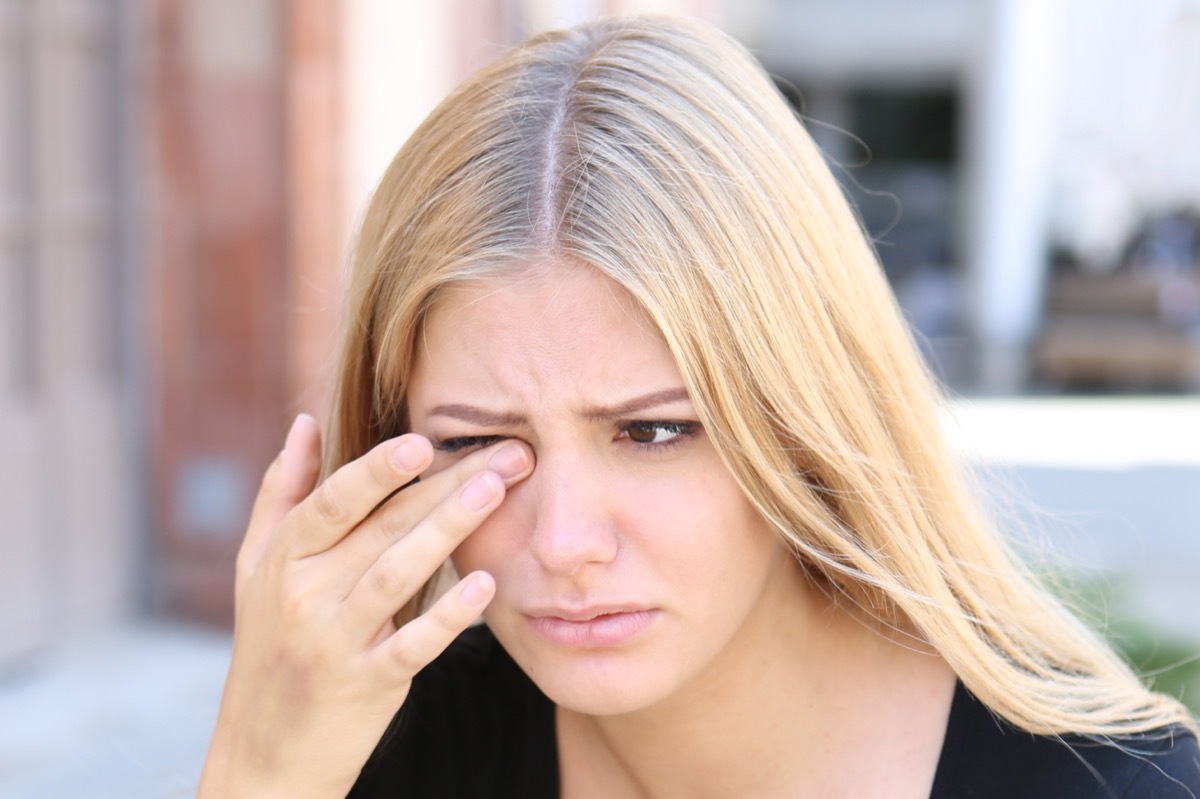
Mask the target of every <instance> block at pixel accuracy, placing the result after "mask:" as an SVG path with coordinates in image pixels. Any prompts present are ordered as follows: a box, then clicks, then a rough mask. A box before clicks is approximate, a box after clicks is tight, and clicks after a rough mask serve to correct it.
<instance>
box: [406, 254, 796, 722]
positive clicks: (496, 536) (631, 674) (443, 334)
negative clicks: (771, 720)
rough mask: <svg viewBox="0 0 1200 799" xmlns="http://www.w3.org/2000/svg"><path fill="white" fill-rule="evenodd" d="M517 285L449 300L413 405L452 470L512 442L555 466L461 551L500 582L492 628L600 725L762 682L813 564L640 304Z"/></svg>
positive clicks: (461, 292)
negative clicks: (742, 482)
mask: <svg viewBox="0 0 1200 799" xmlns="http://www.w3.org/2000/svg"><path fill="white" fill-rule="evenodd" d="M516 271H517V273H518V277H517V278H516V279H513V280H504V281H502V280H499V279H497V280H489V281H485V282H480V283H476V284H470V285H464V286H459V287H456V288H452V289H448V290H446V291H445V292H443V293H442V294H441V295H439V298H438V301H437V302H436V303H435V305H434V307H433V309H432V311H431V312H430V314H429V316H428V319H427V321H426V325H425V329H424V331H423V335H422V336H421V337H419V339H418V344H417V348H416V361H415V365H414V370H413V374H412V379H411V383H410V386H409V393H408V409H409V413H410V418H411V422H412V429H413V430H414V431H415V432H418V433H421V434H423V435H425V436H427V437H428V438H429V439H430V440H431V441H432V442H433V444H434V447H435V451H436V453H437V456H436V459H435V461H434V464H433V467H432V469H433V470H438V469H442V468H445V467H446V466H447V465H448V464H450V463H452V462H453V461H454V460H455V459H457V458H459V457H461V456H462V455H463V454H465V453H466V452H468V451H470V450H471V449H473V448H476V447H480V446H486V445H487V444H490V443H492V442H494V441H496V440H499V439H501V438H517V439H521V440H523V441H525V442H527V443H528V444H529V445H530V446H531V447H532V448H533V451H534V453H535V454H536V458H537V465H536V467H535V469H534V471H533V474H532V475H531V476H530V477H529V478H528V479H526V480H525V481H524V482H522V483H520V484H518V485H516V486H515V487H514V488H513V489H512V490H510V491H509V494H508V496H507V498H506V499H505V501H504V503H503V504H502V505H501V506H500V507H499V508H498V509H497V510H496V511H495V512H494V513H493V514H492V515H491V516H490V517H489V518H488V520H487V521H486V522H485V523H484V524H483V525H482V526H481V527H480V528H479V529H478V530H477V531H476V532H475V533H474V534H472V535H471V536H470V537H469V538H468V539H467V540H466V541H465V542H464V543H463V544H462V545H461V546H460V547H459V548H458V550H457V551H456V552H455V554H454V558H453V560H454V564H455V566H456V567H457V569H458V571H459V573H461V574H466V573H467V572H469V571H473V570H476V569H484V570H486V571H488V572H490V573H491V574H492V575H494V576H495V578H496V584H497V593H496V598H495V599H494V600H493V601H492V603H491V605H490V606H489V607H488V609H487V611H486V613H485V620H486V621H487V623H488V625H489V626H490V627H491V628H492V630H493V632H494V633H495V634H496V637H497V638H498V639H499V640H500V642H501V643H502V644H503V645H504V647H505V648H506V649H507V650H508V652H509V653H510V654H511V655H512V656H513V658H514V659H515V660H516V661H517V663H518V664H520V666H521V667H522V668H523V669H524V670H525V672H526V673H527V674H529V675H530V677H531V678H532V679H533V680H534V681H535V682H536V683H537V684H538V686H539V687H540V688H541V689H542V691H543V692H545V693H546V694H547V696H549V697H550V698H551V699H552V700H554V701H555V702H556V703H558V704H559V705H561V706H563V707H566V708H569V709H572V710H576V711H579V712H583V713H591V714H612V713H627V712H634V711H637V710H640V709H643V708H649V707H653V706H655V705H658V704H660V703H663V702H668V701H671V700H672V699H682V698H684V697H685V696H686V695H687V694H688V693H689V692H691V691H693V690H697V689H703V688H704V687H705V686H709V685H710V684H711V683H713V682H714V681H718V682H719V681H723V680H737V679H745V678H746V676H747V675H748V674H753V667H754V663H753V659H756V658H761V657H762V656H763V654H764V649H763V647H769V646H770V644H769V641H770V640H771V637H772V636H773V635H776V634H777V633H778V630H779V628H780V625H783V624H786V623H787V620H788V619H789V618H791V614H790V613H789V612H788V609H789V608H794V607H796V604H795V603H796V592H798V591H801V590H803V589H802V587H801V585H802V582H803V581H802V579H801V577H800V573H799V569H798V568H796V564H795V561H794V559H793V558H792V557H791V556H790V555H789V554H788V553H787V552H786V551H785V550H784V548H783V547H782V546H781V545H780V544H779V543H778V539H777V538H776V536H775V535H774V534H773V533H772V531H771V530H769V529H768V527H767V526H766V524H765V523H764V522H763V520H762V519H761V517H760V516H759V515H758V514H757V513H756V512H755V511H754V509H753V508H752V507H751V505H750V504H749V502H748V501H747V500H746V498H745V496H744V494H743V493H742V491H741V489H740V488H739V487H738V485H737V483H736V482H735V481H734V479H733V477H732V476H731V475H730V473H729V471H728V470H727V469H726V468H725V466H724V464H723V463H722V462H721V460H720V458H719V457H718V456H717V453H716V450H715V449H714V448H713V446H712V444H711V443H710V442H709V440H708V438H707V437H706V435H705V431H704V429H703V428H702V426H701V425H700V423H699V421H698V420H697V416H696V412H695V409H694V408H693V406H692V404H691V401H690V400H689V398H688V393H687V391H686V390H685V388H684V384H683V380H682V378H681V377H680V374H679V370H678V368H677V367H676V364H675V361H674V359H673V357H672V356H671V353H670V351H669V350H668V348H667V346H666V344H665V343H664V341H663V339H662V337H661V336H660V334H659V333H658V331H657V330H656V329H655V327H654V325H653V324H652V323H651V322H650V321H649V320H648V318H647V317H646V315H645V314H644V312H643V311H642V310H641V309H640V307H639V306H638V305H637V303H636V302H635V301H634V300H633V299H632V297H631V296H630V295H629V294H628V293H627V292H626V291H624V290H623V289H622V288H621V287H619V286H618V285H617V284H616V283H615V282H613V281H612V280H610V279H608V278H607V277H604V276H603V275H601V274H600V273H599V272H597V271H596V270H594V269H592V268H590V267H587V266H584V265H580V264H574V263H558V262H552V263H549V264H543V263H540V262H539V263H538V264H537V265H535V266H531V267H529V268H518V269H517V270H516ZM747 670H749V671H747Z"/></svg>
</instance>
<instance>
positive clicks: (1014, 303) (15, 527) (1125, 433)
mask: <svg viewBox="0 0 1200 799" xmlns="http://www.w3.org/2000/svg"><path fill="white" fill-rule="evenodd" d="M631 11H666V12H672V13H682V14H689V15H694V16H698V17H701V18H704V19H707V20H710V21H712V22H714V23H716V24H718V25H720V26H722V27H723V28H725V29H726V30H728V31H729V32H730V33H732V34H733V35H734V36H736V37H737V38H739V39H740V40H741V41H743V42H744V43H745V44H747V45H748V46H749V47H750V48H751V49H753V50H754V52H755V53H756V54H757V55H758V56H759V57H760V59H761V60H762V61H763V63H764V64H765V65H766V67H767V69H768V70H769V71H770V72H771V73H772V74H773V75H774V76H775V77H776V80H777V82H778V84H779V85H780V87H781V89H782V90H783V91H784V93H785V94H786V95H787V96H788V97H789V99H790V100H791V101H792V102H793V103H794V104H795V105H796V107H797V109H798V111H799V112H800V113H801V114H803V115H804V117H805V120H806V123H807V125H808V127H809V129H810V131H811V132H812V134H813V135H814V137H815V138H816V139H817V141H818V143H819V144H820V145H821V146H822V148H823V149H824V150H825V152H826V153H827V154H828V157H829V159H830V161H831V163H832V164H833V165H834V166H835V169H836V171H837V173H838V175H839V177H840V178H841V179H842V181H843V184H844V185H845V187H846V191H847V193H848V194H849V196H850V197H851V198H852V199H853V201H854V202H855V204H856V205H857V206H858V208H859V211H860V213H861V215H862V217H863V220H864V223H865V225H866V227H867V229H868V231H869V232H870V234H871V235H872V236H873V237H874V238H875V240H876V242H877V247H878V250H879V253H880V257H881V260H882V262H883V264H884V267H885V269H886V271H887V274H888V277H889V279H890V280H891V281H892V283H893V285H894V287H895V289H896V292H897V295H898V296H899V298H900V300H901V303H902V305H903V306H904V309H905V311H906V313H907V314H908V316H909V319H910V321H911V323H912V325H913V328H914V330H915V331H916V332H917V334H918V336H919V338H920V340H921V342H922V346H923V348H924V349H925V352H926V354H927V356H928V358H929V360H930V363H931V365H932V366H933V368H934V370H935V371H936V372H937V374H938V375H939V376H940V377H941V378H942V380H943V381H944V382H945V384H946V386H947V388H948V389H949V390H950V392H951V393H952V395H953V396H954V397H955V398H956V399H955V401H954V402H953V404H952V411H953V412H952V414H951V417H950V418H948V419H947V425H948V430H950V432H951V434H952V435H953V436H954V437H955V440H956V441H958V442H959V444H960V446H961V447H962V449H963V451H964V452H965V453H966V454H967V456H968V457H969V458H970V459H971V460H972V462H974V463H976V464H978V465H979V467H980V468H981V469H982V470H984V471H985V473H986V474H987V479H986V484H987V485H988V486H989V488H990V489H992V490H993V494H994V497H995V498H996V500H997V502H998V504H999V505H1000V506H1001V507H1002V508H1003V509H1004V512H1005V513H1007V514H1009V516H1010V518H1012V519H1013V522H1014V523H1013V524H1012V525H1011V526H1012V528H1013V529H1014V530H1017V529H1021V530H1026V531H1033V534H1034V537H1035V538H1036V539H1037V541H1038V542H1040V543H1039V544H1038V546H1041V544H1042V543H1044V544H1045V545H1046V546H1045V547H1044V548H1042V549H1041V550H1039V551H1048V550H1049V549H1052V550H1053V551H1055V552H1057V553H1059V555H1058V557H1057V558H1053V559H1051V562H1050V563H1049V564H1048V566H1047V568H1049V569H1050V570H1051V571H1053V572H1054V573H1056V574H1057V575H1058V576H1061V577H1062V579H1063V580H1064V581H1066V582H1070V583H1071V584H1072V585H1075V586H1076V587H1077V588H1078V592H1079V593H1080V594H1081V595H1084V596H1086V597H1088V598H1090V599H1092V600H1094V605H1095V607H1096V608H1097V609H1098V610H1097V613H1098V614H1099V615H1098V618H1099V620H1100V622H1101V623H1106V624H1107V626H1108V628H1109V630H1110V632H1111V634H1112V635H1114V637H1116V638H1117V639H1118V640H1119V642H1121V643H1122V646H1125V647H1127V651H1128V652H1129V654H1130V657H1131V658H1132V659H1133V660H1134V661H1135V662H1136V663H1137V664H1138V665H1139V667H1142V668H1143V669H1144V670H1146V671H1148V672H1149V673H1150V675H1151V676H1152V677H1157V678H1158V679H1159V680H1160V681H1161V682H1162V684H1163V686H1164V687H1166V688H1170V689H1171V690H1175V691H1177V692H1187V691H1189V690H1191V691H1200V683H1197V682H1196V673H1197V672H1198V671H1200V669H1197V668H1195V667H1196V657H1197V652H1198V651H1200V646H1197V644H1196V643H1195V642H1197V641H1200V615H1198V614H1197V609H1200V521H1197V511H1196V506H1197V497H1200V400H1198V399H1197V397H1196V392H1197V390H1200V0H1101V1H1100V2H1097V1H1096V0H905V2H903V3H900V2H895V1H894V0H839V2H830V1H829V0H661V1H660V2H651V1H650V0H640V1H635V0H343V1H342V2H336V1H335V0H0V519H2V521H0V796H5V797H7V796H14V797H16V796H58V795H63V796H74V795H80V788H79V786H80V785H84V786H87V790H86V793H87V795H89V796H114V797H115V796H171V795H180V796H183V795H188V794H189V793H190V791H191V788H192V787H194V783H195V778H196V775H197V774H198V769H199V763H200V758H201V757H202V754H203V748H204V743H205V740H206V738H207V735H208V732H209V729H210V726H211V723H212V719H213V716H214V714H215V710H216V702H217V698H218V697H219V691H220V684H221V681H222V679H223V676H224V668H225V664H226V662H227V658H228V626H229V623H230V618H231V611H232V601H231V600H232V596H231V586H232V567H233V559H234V555H235V553H236V550H237V546H238V543H239V540H240V537H241V534H242V531H243V526H244V523H245V519H246V517H247V513H248V508H249V503H250V502H251V500H252V498H253V495H254V493H255V491H256V489H257V483H258V479H259V475H260V473H261V471H262V469H263V468H264V467H265V465H266V464H267V463H268V462H269V461H270V460H271V458H273V457H274V455H275V453H276V452H277V451H278V450H279V448H280V446H281V445H282V441H283V436H284V433H285V431H286V429H287V426H288V424H289V423H290V420H291V418H292V417H293V416H294V414H295V413H296V412H297V411H300V410H306V411H309V412H313V413H316V414H317V415H318V416H319V415H320V414H321V413H322V412H323V410H324V408H325V403H326V399H325V397H326V385H325V378H326V371H327V369H328V368H329V365H330V361H331V357H332V354H333V346H334V332H335V330H336V326H337V310H338V285H339V275H340V273H341V270H342V268H343V266H344V264H345V263H346V260H347V256H348V252H349V246H350V241H351V239H352V234H353V230H354V228H355V224H356V220H357V218H358V216H359V214H360V213H361V212H362V210H363V207H364V204H365V202H366V199H367V197H368V196H369V194H370V191H371V189H372V186H373V185H374V182H375V181H376V180H377V178H378V176H379V175H380V173H381V172H382V170H383V169H384V167H385V166H386V164H387V163H388V161H389V160H390V158H391V157H392V155H393V154H394V152H395V151H396V149H397V148H398V147H399V145H400V144H401V143H402V142H403V141H404V139H405V138H406V136H407V135H408V133H409V132H410V131H411V130H412V129H413V128H414V127H415V125H416V124H417V123H418V122H419V121H420V119H422V118H423V117H424V116H425V114H426V113H428V112H429V111H430V110H431V109H432V108H433V106H434V105H435V104H436V102H437V101H438V100H439V99H440V98H441V97H442V96H443V95H444V94H445V93H446V92H447V91H448V90H449V89H450V88H452V87H453V85H454V84H456V83H457V82H458V81H459V80H461V79H462V78H463V77H465V76H466V75H468V74H469V73H470V72H471V71H473V70H474V69H475V68H477V67H479V66H481V65H482V64H484V63H486V62H487V61H489V60H490V59H491V58H493V57H494V56H496V55H497V54H499V53H500V52H502V51H503V50H504V49H505V48H507V47H508V46H510V45H512V44H515V43H517V42H519V41H520V40H522V39H524V38H525V37H526V35H528V34H529V33H530V32H532V31H535V30H538V29H542V28H545V27H551V26H560V25H565V24H571V23H573V22H577V21H580V20H582V19H585V18H588V17H591V16H595V15H599V14H610V13H623V12H631ZM1193 686H1194V687H1193ZM1185 698H1193V699H1194V697H1186V696H1185ZM1194 706H1195V705H1194ZM81 781H82V782H81Z"/></svg>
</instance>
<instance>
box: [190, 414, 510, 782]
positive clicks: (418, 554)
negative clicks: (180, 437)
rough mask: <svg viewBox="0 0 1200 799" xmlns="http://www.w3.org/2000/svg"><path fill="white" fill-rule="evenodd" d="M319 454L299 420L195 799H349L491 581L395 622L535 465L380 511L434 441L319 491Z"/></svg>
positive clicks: (269, 488) (447, 481)
mask: <svg viewBox="0 0 1200 799" xmlns="http://www.w3.org/2000/svg"><path fill="white" fill-rule="evenodd" d="M319 452H320V432H319V430H318V429H317V424H316V422H315V421H314V420H313V419H312V418H311V417H309V416H303V415H302V416H300V417H299V418H297V420H296V422H295V424H293V426H292V430H291V432H290V433H289V434H288V438H287V444H286V445H285V446H284V449H283V452H281V453H280V455H279V457H278V458H276V459H275V462H274V463H272V464H271V466H270V467H269V468H268V469H267V473H266V475H265V477H264V479H263V484H262V488H261V489H260V490H259V494H258V498H257V500H256V501H255V505H254V511H253V513H252V516H251V519H250V525H249V528H248V530H247V532H246V538H245V541H244V542H243V544H242V548H241V551H240V553H239V554H238V563H237V589H236V597H237V599H236V614H235V624H234V639H233V658H232V662H231V665H230V668H229V675H228V677H227V678H226V683H225V692H224V695H223V697H222V700H221V710H220V714H219V716H218V718H217V725H216V729H215V731H214V733H213V740H212V744H211V746H210V749H209V753H208V758H207V760H206V762H205V765H204V772H203V774H202V776H201V780H200V788H199V793H198V795H199V796H200V797H220V798H221V799H230V798H232V797H241V796H254V797H268V796H281V797H282V796H287V797H290V798H291V799H299V798H300V797H306V796H313V797H335V796H336V797H342V796H345V795H346V793H347V792H348V791H349V790H350V787H351V786H352V785H353V783H354V780H355V778H356V777H357V776H358V773H359V770H360V769H361V768H362V765H363V763H365V762H366V759H367V757H368V756H369V755H370V754H371V751H372V750H373V749H374V747H375V745H376V744H377V743H378V742H379V739H380V737H381V736H382V735H383V732H384V730H385V729H386V728H387V726H388V724H389V722H390V721H391V719H392V717H393V716H394V715H395V714H396V712H397V710H398V709H399V707H400V705H401V704H402V703H403V701H404V698H405V696H407V694H408V689H409V685H410V684H411V681H412V678H413V675H415V674H416V673H417V672H418V671H419V670H420V669H421V668H422V667H424V666H425V665H426V664H427V663H429V662H430V661H431V660H433V659H434V658H435V657H437V655H438V654H439V653H440V652H441V651H442V650H443V649H445V648H446V646H447V645H448V644H449V643H450V642H451V641H452V640H453V639H454V637H455V636H457V635H458V634H459V633H460V632H462V630H463V629H465V628H466V627H467V626H468V625H469V624H470V623H471V622H472V621H473V620H474V619H475V618H477V617H478V615H479V614H480V612H481V611H482V610H483V609H484V607H486V606H487V604H488V602H490V601H491V599H492V596H493V595H494V593H495V583H494V581H493V580H492V577H491V575H489V574H487V573H486V572H476V573H473V574H468V575H466V576H465V577H464V578H463V579H462V581H461V582H459V583H458V585H456V586H454V587H453V588H451V589H450V590H449V591H448V592H446V594H445V595H444V596H442V597H441V598H440V599H439V600H438V601H437V602H436V603H435V604H434V605H433V607H431V608H430V609H429V611H428V612H427V613H425V614H424V615H422V616H419V617H418V618H416V619H414V620H413V621H411V622H409V623H407V624H405V625H404V626H403V627H401V628H399V629H397V628H396V626H395V624H394V623H393V621H392V616H393V615H394V614H395V613H396V611H397V610H399V609H400V607H401V606H402V605H403V604H404V603H405V602H406V601H408V600H409V599H410V598H411V597H413V596H414V595H415V594H416V592H417V591H418V590H419V589H420V587H421V586H422V585H423V584H424V583H425V581H426V580H428V579H429V578H430V577H431V576H432V575H433V574H434V573H435V572H436V571H437V569H438V567H439V566H440V565H441V564H442V563H443V562H444V561H445V560H446V558H447V557H448V556H449V555H450V553H451V552H452V551H453V550H454V548H455V547H456V546H457V545H458V543H459V542H460V541H462V540H463V539H464V538H466V537H467V536H468V535H470V534H471V532H472V531H473V530H475V528H476V527H478V526H479V524H480V523H481V522H482V521H483V520H484V519H485V518H486V517H487V515H488V514H489V513H491V511H493V510H494V509H495V508H496V507H497V506H498V505H499V504H500V502H501V501H502V500H503V499H504V493H505V490H506V488H507V486H510V485H512V484H513V483H515V482H517V481H519V480H521V479H522V478H524V477H525V476H526V475H528V474H529V473H530V471H532V469H533V455H532V453H531V452H530V451H529V449H528V448H527V447H526V446H525V445H523V444H520V443H518V442H515V441H509V442H505V443H502V444H497V445H495V446H493V447H489V448H487V449H484V450H482V451H480V452H476V453H473V454H471V455H469V456H467V457H465V458H463V459H462V460H461V461H459V462H457V463H456V464H455V465H453V466H451V467H449V468H447V469H446V470H444V471H442V472H439V473H438V474H436V475H434V476H432V477H430V478H427V479H425V480H422V481H420V482H418V483H415V484H413V485H412V486H410V487H408V488H406V489H404V490H403V491H401V492H400V493H398V494H396V496H394V497H392V498H391V499H389V500H388V501H387V502H386V503H385V504H383V505H382V506H379V503H381V502H383V500H384V499H385V498H386V497H388V495H390V494H392V493H393V492H394V491H395V490H396V489H397V488H399V487H400V486H403V485H405V484H406V483H408V482H409V481H411V480H412V479H413V478H414V477H416V476H417V475H419V474H420V473H421V472H423V471H424V470H425V469H427V468H428V467H429V464H430V463H431V462H432V459H433V449H432V447H431V446H430V444H429V442H428V441H427V440H426V439H424V438H422V437H421V436H418V435H413V434H409V435H404V436H401V437H399V438H397V439H393V440H391V441H387V442H385V443H383V444H380V445H379V446H377V447H376V448H375V449H373V450H371V451H370V452H368V453H367V454H366V455H364V456H363V457H361V458H360V459H358V460H356V461H354V462H352V463H349V464H347V465H346V466H344V467H342V468H341V469H339V470H338V471H337V472H336V473H334V474H332V475H331V476H330V477H329V478H328V479H327V480H326V481H325V482H324V483H322V484H321V485H319V486H317V485H316V481H317V475H318V471H319V468H320V455H319ZM314 487H315V488H314ZM376 506H379V507H378V508H377V507H376Z"/></svg>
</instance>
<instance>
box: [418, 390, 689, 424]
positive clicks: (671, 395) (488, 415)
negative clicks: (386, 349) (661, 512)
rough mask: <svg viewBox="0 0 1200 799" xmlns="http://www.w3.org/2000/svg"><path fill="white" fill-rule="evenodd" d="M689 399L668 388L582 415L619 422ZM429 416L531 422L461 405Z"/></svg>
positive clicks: (436, 410) (441, 408) (440, 407)
mask: <svg viewBox="0 0 1200 799" xmlns="http://www.w3.org/2000/svg"><path fill="white" fill-rule="evenodd" d="M689 399H690V397H689V395H688V393H687V389H685V388H683V387H679V388H668V389H663V390H662V391H652V392H650V393H649V394H642V395H641V396H638V397H632V398H630V399H627V400H624V401H623V402H618V403H615V404H613V405H589V406H587V407H585V408H583V410H582V411H581V412H580V415H581V416H583V417H584V418H585V419H587V420H588V421H592V422H606V421H611V420H613V419H620V418H622V417H625V416H628V415H630V414H633V413H637V412H638V411H644V410H648V409H650V408H656V407H658V406H659V405H668V404H670V403H672V402H685V401H687V400H689ZM429 415H430V416H447V417H449V418H451V419H458V420H459V421H462V422H468V423H470V424H473V425H477V426H479V427H520V426H522V425H524V424H527V423H528V421H529V420H528V419H527V418H526V417H525V416H524V414H520V413H504V412H502V411H491V410H487V409H486V408H479V407H476V406H474V405H465V404H462V403H449V404H446V405H438V406H435V407H434V408H433V409H432V410H430V412H429Z"/></svg>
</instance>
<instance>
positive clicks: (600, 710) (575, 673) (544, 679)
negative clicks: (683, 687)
mask: <svg viewBox="0 0 1200 799" xmlns="http://www.w3.org/2000/svg"><path fill="white" fill-rule="evenodd" d="M670 662H671V661H670V660H668V661H666V663H667V664H670ZM517 663H518V664H519V665H520V666H521V668H522V669H524V670H525V673H526V674H528V675H529V677H530V679H532V680H533V682H534V683H535V684H536V685H537V687H538V688H539V689H541V691H542V693H544V694H545V695H546V696H547V697H548V698H549V699H550V701H552V702H554V704H556V705H558V706H559V707H561V708H563V709H565V710H570V711H573V712H575V713H582V714H584V715H588V716H619V715H624V714H627V713H635V712H637V711H639V710H644V709H646V708H648V707H651V706H653V705H655V704H658V703H659V702H661V701H662V700H663V699H665V698H666V697H667V696H669V695H670V694H671V693H672V692H673V687H674V685H675V683H676V680H673V679H672V676H671V675H670V674H665V673H661V672H662V666H663V665H664V663H663V661H661V660H656V661H650V660H649V659H648V658H644V657H637V656H636V654H635V653H632V652H626V651H609V652H568V653H554V654H553V655H549V656H541V657H536V660H535V662H532V663H529V664H528V665H527V664H526V663H524V662H522V660H521V659H517Z"/></svg>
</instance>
